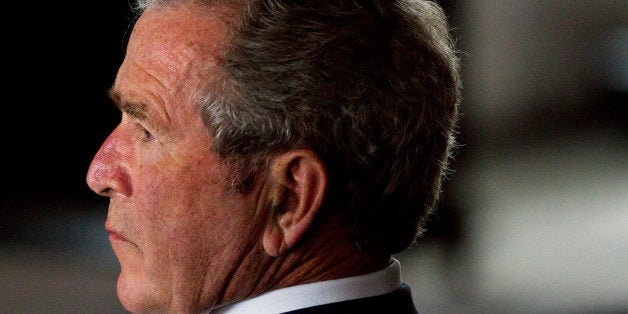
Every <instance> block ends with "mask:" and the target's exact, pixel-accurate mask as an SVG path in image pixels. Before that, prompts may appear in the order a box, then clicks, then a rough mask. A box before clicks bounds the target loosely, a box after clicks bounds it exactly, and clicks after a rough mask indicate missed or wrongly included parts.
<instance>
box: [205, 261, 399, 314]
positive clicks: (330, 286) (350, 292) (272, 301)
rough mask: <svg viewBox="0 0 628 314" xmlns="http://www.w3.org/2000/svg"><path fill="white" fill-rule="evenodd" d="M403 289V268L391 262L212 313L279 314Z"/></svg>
mask: <svg viewBox="0 0 628 314" xmlns="http://www.w3.org/2000/svg"><path fill="white" fill-rule="evenodd" d="M400 287H401V266H400V264H399V261H398V260H396V259H392V262H391V263H390V265H389V266H388V267H386V268H384V269H382V270H379V271H376V272H373V273H369V274H365V275H361V276H355V277H347V278H341V279H335V280H327V281H320V282H314V283H309V284H304V285H297V286H292V287H287V288H282V289H277V290H272V291H269V292H265V293H262V294H260V295H258V296H256V297H254V298H251V299H248V300H243V301H240V302H236V303H233V304H230V305H226V306H223V307H220V308H217V309H214V310H213V311H211V313H212V314H213V313H216V314H249V313H254V314H277V313H283V312H287V311H293V310H296V309H302V308H306V307H312V306H317V305H322V304H327V303H334V302H340V301H347V300H353V299H360V298H366V297H372V296H377V295H382V294H386V293H390V292H393V291H395V290H397V289H399V288H400Z"/></svg>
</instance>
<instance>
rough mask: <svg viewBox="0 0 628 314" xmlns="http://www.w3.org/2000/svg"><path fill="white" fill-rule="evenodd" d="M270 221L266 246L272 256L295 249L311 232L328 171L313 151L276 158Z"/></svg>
mask: <svg viewBox="0 0 628 314" xmlns="http://www.w3.org/2000/svg"><path fill="white" fill-rule="evenodd" d="M270 179H271V183H272V185H273V187H272V188H271V191H270V193H271V195H270V198H271V200H270V201H271V204H272V205H271V206H270V207H271V215H272V216H271V219H270V222H269V224H268V226H267V227H266V230H265V231H264V239H263V245H264V249H265V250H266V252H267V253H268V254H269V255H271V256H279V255H281V254H284V253H285V252H286V251H288V250H289V249H291V248H293V247H294V246H295V245H297V244H298V243H299V241H300V240H301V239H302V238H303V237H304V236H305V234H306V233H307V232H308V231H309V230H310V228H311V226H312V223H313V221H314V219H315V217H316V214H317V213H318V210H319V209H320V207H321V205H322V203H323V199H324V197H325V194H326V192H327V184H328V175H327V168H326V167H325V164H324V163H323V161H322V160H321V159H320V158H319V157H318V155H317V154H316V153H314V152H313V151H311V150H296V151H289V152H286V153H283V154H281V155H279V156H278V157H276V158H275V160H274V161H273V163H272V166H271V169H270Z"/></svg>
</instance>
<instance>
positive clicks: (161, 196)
mask: <svg viewBox="0 0 628 314" xmlns="http://www.w3.org/2000/svg"><path fill="white" fill-rule="evenodd" d="M138 8H139V10H140V13H141V16H140V18H139V19H138V20H137V22H136V24H135V25H134V29H133V31H132V34H131V37H130V39H129V43H128V50H127V55H126V58H125V60H124V62H123V64H122V65H121V67H120V69H119V72H118V75H117V77H116V81H115V83H114V85H113V87H112V90H111V96H112V100H113V101H114V102H115V103H116V105H117V106H118V107H120V109H121V110H122V112H123V115H122V121H121V123H120V125H119V126H118V127H117V128H116V129H115V130H114V131H113V132H112V134H111V135H110V136H109V138H108V139H107V140H106V141H105V143H104V144H103V145H102V147H101V149H100V150H99V152H98V153H97V155H96V156H95V157H94V160H93V162H92V165H91V166H90V170H89V172H88V177H87V180H88V184H89V185H90V187H91V188H92V189H93V190H94V191H96V192H97V193H99V194H101V195H105V196H107V197H109V198H110V206H109V213H108V217H107V222H106V225H107V229H108V230H109V232H110V235H111V236H110V239H111V242H112V246H113V248H114V250H115V253H116V255H117V256H118V259H119V260H120V264H121V266H122V270H121V274H120V278H119V281H118V295H119V296H120V299H121V301H122V303H123V304H124V305H125V307H126V308H127V309H130V310H132V311H146V310H148V311H157V310H164V309H166V310H183V309H185V310H186V311H187V310H192V311H195V310H201V309H207V308H211V307H213V306H215V305H219V304H225V303H229V302H233V301H236V300H239V299H242V298H247V297H250V296H253V295H255V294H258V293H260V292H263V291H266V290H268V289H275V288H277V287H281V286H286V285H292V284H297V283H302V282H311V281H316V280H319V279H325V278H327V279H329V278H330V277H341V276H343V274H342V273H341V271H340V270H338V271H336V272H335V273H334V272H328V273H324V272H323V271H320V272H317V271H319V270H317V271H314V270H311V271H307V272H305V273H304V274H305V275H295V274H294V272H291V271H292V270H294V269H300V270H301V271H304V269H303V267H304V265H314V264H317V265H326V262H327V263H329V264H330V265H333V263H334V262H335V261H336V259H344V258H347V260H350V259H349V258H348V256H359V258H357V257H356V258H353V259H351V260H352V261H361V262H363V263H364V265H368V264H369V262H370V261H369V259H371V258H372V259H373V260H375V259H377V258H381V257H382V256H384V257H385V256H390V254H392V253H396V252H399V251H402V250H403V249H405V248H406V247H407V246H408V245H410V244H411V243H412V241H414V239H415V237H416V236H417V234H418V233H419V231H420V230H421V227H422V224H423V223H424V222H425V219H427V217H428V215H429V213H430V212H431V211H432V210H433V208H434V206H435V204H436V201H437V199H438V193H439V189H440V180H441V177H442V174H443V172H444V171H445V169H446V166H447V160H448V154H449V150H450V147H451V145H452V143H453V131H454V127H455V122H456V118H457V105H458V102H459V98H460V96H459V84H460V83H459V74H458V61H457V58H456V56H455V52H454V51H453V47H452V45H451V42H450V38H449V36H448V29H447V25H446V23H445V19H444V16H443V13H442V12H441V11H440V9H439V8H438V7H437V6H435V5H434V4H432V3H427V2H417V1H270V0H268V1H239V2H236V1H146V2H144V1H140V3H139V4H138ZM331 239H333V240H334V241H336V242H335V243H328V242H331ZM326 260H328V261H326ZM308 267H309V266H308ZM355 269H361V268H360V267H359V266H358V267H355ZM362 269H368V267H367V266H364V268H362ZM358 271H359V270H358ZM308 273H309V274H308ZM298 274H300V272H299V273H298ZM344 275H352V274H351V273H346V274H344ZM308 276H310V277H308Z"/></svg>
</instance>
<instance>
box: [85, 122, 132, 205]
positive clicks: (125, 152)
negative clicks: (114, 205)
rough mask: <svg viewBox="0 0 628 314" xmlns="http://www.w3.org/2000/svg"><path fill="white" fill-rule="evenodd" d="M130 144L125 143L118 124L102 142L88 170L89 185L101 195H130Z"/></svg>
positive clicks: (87, 179)
mask: <svg viewBox="0 0 628 314" xmlns="http://www.w3.org/2000/svg"><path fill="white" fill-rule="evenodd" d="M129 149H130V146H129V145H128V144H125V142H124V140H123V138H122V137H121V131H120V126H118V127H117V128H116V129H115V130H114V131H113V132H112V133H111V134H110V135H109V137H107V139H106V140H105V142H104V143H103V144H102V146H101V147H100V149H99V150H98V152H97V153H96V155H95V156H94V158H93V159H92V162H91V164H90V166H89V169H88V171H87V177H86V181H87V185H88V186H89V188H90V189H91V190H92V191H94V192H96V193H97V194H99V195H102V196H107V197H111V196H113V195H114V194H116V193H118V194H123V195H127V196H128V195H130V193H131V184H130V177H129V173H128V166H129V163H128V162H129V156H130V154H129Z"/></svg>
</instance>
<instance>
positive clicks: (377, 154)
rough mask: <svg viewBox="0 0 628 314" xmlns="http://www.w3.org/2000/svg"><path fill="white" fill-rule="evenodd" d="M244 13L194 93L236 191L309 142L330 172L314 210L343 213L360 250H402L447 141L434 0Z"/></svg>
mask: <svg viewBox="0 0 628 314" xmlns="http://www.w3.org/2000/svg"><path fill="white" fill-rule="evenodd" d="M175 2H177V1H167V0H138V5H137V8H140V9H145V8H147V7H150V6H153V5H171V4H172V3H175ZM205 2H216V1H205ZM242 13H243V14H242V15H241V16H242V19H241V21H239V23H238V29H237V30H235V31H234V34H233V37H232V38H231V40H230V42H229V44H228V46H227V47H226V48H225V49H226V59H225V60H224V64H222V65H221V70H222V72H221V73H220V75H218V77H216V78H215V79H213V80H212V82H210V84H208V89H207V90H206V91H205V92H204V93H203V95H202V96H201V99H202V100H201V101H200V106H201V110H202V113H203V115H204V121H205V123H206V125H207V126H208V127H209V129H210V130H211V132H212V134H213V136H214V149H215V150H216V151H217V152H218V153H219V154H220V155H221V156H223V157H224V158H225V159H226V160H231V161H233V162H236V163H237V164H238V169H239V172H238V173H240V176H239V177H240V182H242V184H243V186H244V188H243V189H242V191H243V192H245V191H246V186H250V185H251V182H252V180H254V176H253V177H251V176H250V175H251V174H255V173H257V172H258V171H259V170H260V167H263V166H264V161H265V160H268V159H269V158H271V157H272V156H273V155H275V154H278V153H281V152H285V151H288V150H291V149H296V148H308V149H311V150H313V151H315V152H316V153H318V154H319V155H320V156H321V158H322V159H323V161H324V162H325V163H326V165H327V167H328V171H329V175H330V187H329V190H328V196H327V198H326V200H325V202H324V204H323V208H322V209H321V210H322V211H323V212H325V213H326V214H329V215H333V216H335V217H340V218H341V219H343V221H344V223H345V225H346V226H347V228H348V230H349V231H350V234H351V235H352V237H353V238H354V240H355V241H356V242H357V243H358V244H359V245H360V247H361V248H366V249H375V250H378V251H382V252H385V253H397V252H400V251H402V250H403V249H405V248H406V247H408V246H409V245H410V244H412V243H413V242H414V241H415V239H416V237H417V236H419V235H420V234H421V233H422V232H423V227H424V224H425V222H426V220H427V218H428V217H429V215H430V214H431V213H432V212H433V211H434V208H435V207H436V204H437V200H438V199H439V196H440V192H441V191H440V190H441V181H442V179H443V177H444V176H445V175H446V172H447V167H448V163H449V160H450V155H451V150H452V147H454V145H455V140H454V135H455V128H456V123H457V119H458V106H459V102H460V98H461V81H460V74H459V59H458V58H457V52H456V51H455V47H454V44H453V41H452V38H451V37H450V34H449V29H448V24H447V20H446V17H445V14H444V12H443V11H442V9H441V8H440V7H439V6H438V5H437V4H436V3H434V2H430V1H420V0H370V1H340V0H335V1H332V0H329V1H328V0H317V1H305V0H289V1H288V0H286V1H280V0H259V1H252V2H250V3H248V4H247V6H246V9H244V10H242Z"/></svg>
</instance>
